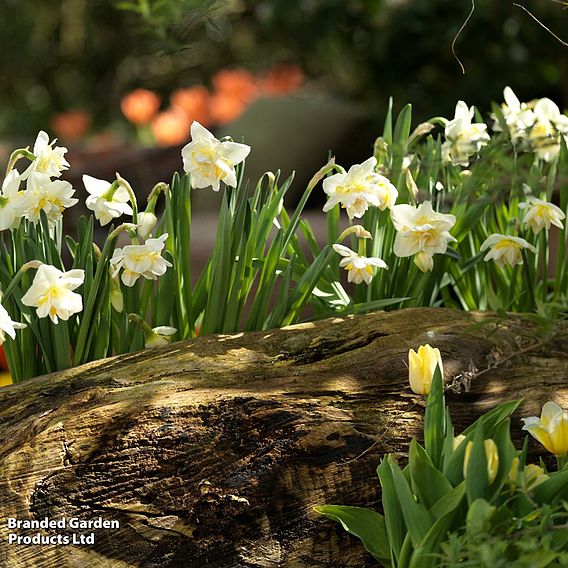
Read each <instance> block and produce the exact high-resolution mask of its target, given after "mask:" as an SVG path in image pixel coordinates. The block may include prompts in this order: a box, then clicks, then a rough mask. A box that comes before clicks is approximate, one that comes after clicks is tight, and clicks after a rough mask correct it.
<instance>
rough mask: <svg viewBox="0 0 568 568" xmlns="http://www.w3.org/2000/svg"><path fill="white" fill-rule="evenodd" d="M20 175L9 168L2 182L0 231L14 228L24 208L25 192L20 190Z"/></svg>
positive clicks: (18, 222)
mask: <svg viewBox="0 0 568 568" xmlns="http://www.w3.org/2000/svg"><path fill="white" fill-rule="evenodd" d="M20 181H21V177H20V174H19V173H18V171H17V170H11V171H10V172H9V173H8V175H7V176H6V178H5V179H4V182H3V183H2V195H0V231H5V230H6V229H16V228H17V227H18V225H19V224H20V221H21V220H22V216H23V215H24V212H25V209H26V195H25V192H23V191H20Z"/></svg>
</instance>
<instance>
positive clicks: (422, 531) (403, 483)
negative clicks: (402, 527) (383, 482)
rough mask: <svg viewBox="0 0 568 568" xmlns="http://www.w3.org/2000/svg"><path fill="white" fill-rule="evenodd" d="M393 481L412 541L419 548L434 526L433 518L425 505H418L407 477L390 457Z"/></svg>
mask: <svg viewBox="0 0 568 568" xmlns="http://www.w3.org/2000/svg"><path fill="white" fill-rule="evenodd" d="M387 459H388V460H389V463H390V466H391V471H392V475H393V480H394V483H395V487H396V494H397V497H398V501H399V503H400V506H401V509H402V515H403V517H404V522H405V524H406V527H407V529H408V533H409V534H410V538H411V539H412V544H413V545H414V546H418V545H419V544H420V542H421V541H422V539H423V538H424V536H425V535H426V533H427V532H428V529H429V528H430V526H431V525H432V517H431V516H430V514H429V513H428V511H427V510H426V507H424V505H422V504H420V503H417V502H416V501H415V499H414V495H413V494H412V491H411V490H410V486H409V484H408V481H407V480H406V477H405V476H404V474H403V473H402V470H401V469H400V467H399V466H398V465H397V464H396V463H395V462H394V461H392V459H391V458H390V457H389V458H387Z"/></svg>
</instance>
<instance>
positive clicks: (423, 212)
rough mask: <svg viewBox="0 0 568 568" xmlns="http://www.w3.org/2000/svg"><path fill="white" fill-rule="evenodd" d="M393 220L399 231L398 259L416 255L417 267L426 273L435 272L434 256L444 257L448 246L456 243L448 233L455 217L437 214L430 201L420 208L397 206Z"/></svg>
mask: <svg viewBox="0 0 568 568" xmlns="http://www.w3.org/2000/svg"><path fill="white" fill-rule="evenodd" d="M391 219H392V222H393V224H394V228H395V229H396V231H397V233H396V237H395V241H394V254H396V256H399V257H407V256H413V255H417V256H416V258H415V264H416V265H417V266H418V268H420V270H422V271H423V272H426V271H428V270H432V267H433V266H434V261H433V260H432V258H431V257H432V256H433V255H434V254H438V253H439V254H443V253H445V252H446V250H448V243H450V242H452V241H455V240H456V239H455V238H454V237H452V235H450V233H449V231H450V229H451V228H452V227H453V226H454V225H455V223H456V218H455V216H454V215H450V214H445V213H438V212H436V211H434V210H433V209H432V204H431V203H430V201H425V202H424V203H422V204H420V206H419V207H413V206H412V205H395V206H394V207H393V208H392V209H391Z"/></svg>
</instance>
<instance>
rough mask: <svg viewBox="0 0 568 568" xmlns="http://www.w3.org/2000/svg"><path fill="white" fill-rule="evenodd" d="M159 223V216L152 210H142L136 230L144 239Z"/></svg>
mask: <svg viewBox="0 0 568 568" xmlns="http://www.w3.org/2000/svg"><path fill="white" fill-rule="evenodd" d="M157 224H158V218H157V217H156V215H154V213H152V212H151V211H142V213H138V228H137V229H136V232H137V233H138V236H139V237H140V238H142V239H147V238H148V237H149V236H150V235H151V234H152V231H153V230H154V227H155V226H156V225H157Z"/></svg>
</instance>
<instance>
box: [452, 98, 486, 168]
mask: <svg viewBox="0 0 568 568" xmlns="http://www.w3.org/2000/svg"><path fill="white" fill-rule="evenodd" d="M474 114H475V112H474V108H473V107H471V108H468V106H467V105H466V104H465V103H464V102H463V101H458V103H457V104H456V110H455V114H454V118H453V119H452V120H449V121H448V122H447V124H446V127H445V130H444V133H445V135H446V141H445V142H444V143H443V144H442V160H443V161H444V162H446V163H447V162H451V163H452V164H453V165H454V166H458V165H459V166H467V165H469V158H470V156H472V155H473V154H475V153H476V152H479V150H480V149H481V148H482V147H483V146H485V144H487V142H489V134H487V132H486V131H487V125H486V124H484V123H482V122H477V123H473V122H472V120H473V116H474Z"/></svg>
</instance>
